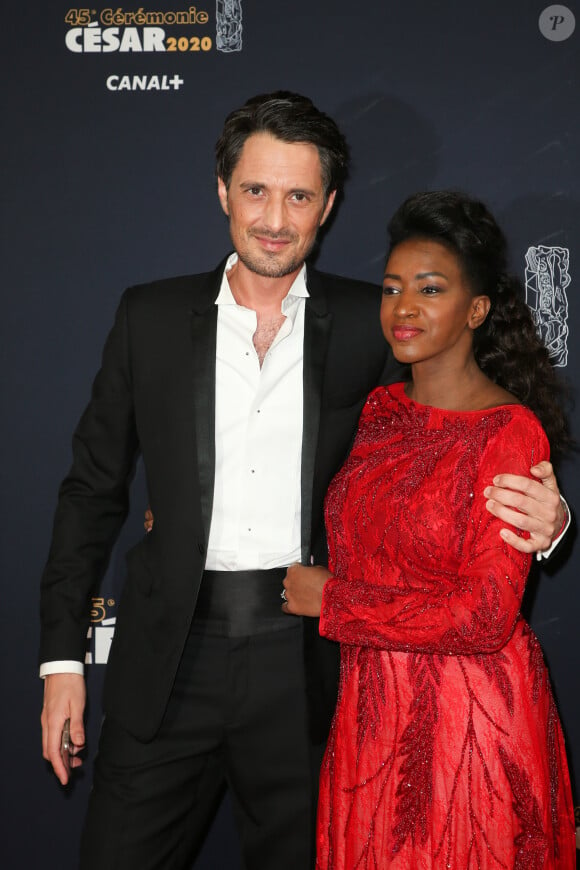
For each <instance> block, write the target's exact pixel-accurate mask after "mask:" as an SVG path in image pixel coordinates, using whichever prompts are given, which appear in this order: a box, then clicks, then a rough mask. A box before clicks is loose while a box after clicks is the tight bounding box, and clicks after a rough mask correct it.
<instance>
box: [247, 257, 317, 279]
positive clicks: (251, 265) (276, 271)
mask: <svg viewBox="0 0 580 870" xmlns="http://www.w3.org/2000/svg"><path fill="white" fill-rule="evenodd" d="M238 257H239V259H240V261H241V262H242V263H243V264H244V266H245V267H246V269H248V271H250V272H253V273H254V275H259V276H260V277H261V278H285V277H286V275H291V274H292V272H297V271H298V270H299V269H301V268H302V264H303V262H304V261H303V260H288V261H286V262H283V261H282V262H281V261H280V260H276V259H271V260H270V259H267V258H263V257H260V258H257V257H246V256H244V255H242V254H240V253H239V252H238Z"/></svg>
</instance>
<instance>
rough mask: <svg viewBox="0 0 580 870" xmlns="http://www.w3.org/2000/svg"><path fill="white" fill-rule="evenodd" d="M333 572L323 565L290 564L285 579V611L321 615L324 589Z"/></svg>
mask: <svg viewBox="0 0 580 870" xmlns="http://www.w3.org/2000/svg"><path fill="white" fill-rule="evenodd" d="M329 577H332V574H331V573H330V571H329V570H328V568H323V567H322V565H311V566H306V565H300V564H298V563H296V564H295V565H290V567H289V568H288V571H287V573H286V578H285V580H284V584H283V585H284V591H285V594H286V600H285V602H284V604H283V605H282V610H283V611H284V613H291V614H293V615H294V616H320V608H321V606H322V589H323V587H324V584H325V583H326V581H327V580H328V578H329Z"/></svg>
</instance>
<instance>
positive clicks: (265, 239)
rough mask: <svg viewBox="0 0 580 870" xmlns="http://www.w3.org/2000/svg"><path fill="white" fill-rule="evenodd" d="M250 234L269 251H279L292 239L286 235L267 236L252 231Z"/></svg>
mask: <svg viewBox="0 0 580 870" xmlns="http://www.w3.org/2000/svg"><path fill="white" fill-rule="evenodd" d="M252 235H253V237H254V239H256V241H257V242H259V243H260V245H262V247H264V248H267V249H268V250H269V251H279V250H281V249H282V248H285V247H286V245H289V244H290V243H291V242H292V241H293V239H291V238H288V236H267V235H261V234H260V233H252Z"/></svg>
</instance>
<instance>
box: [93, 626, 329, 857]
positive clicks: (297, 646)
mask: <svg viewBox="0 0 580 870" xmlns="http://www.w3.org/2000/svg"><path fill="white" fill-rule="evenodd" d="M290 618H291V617H290ZM292 619H293V622H295V625H292V627H291V628H288V629H285V630H281V631H272V632H269V633H265V634H259V635H256V636H251V637H237V638H231V637H223V636H212V635H208V634H206V633H204V630H203V626H201V627H200V626H198V627H197V629H196V630H194V631H192V633H191V634H190V636H189V639H188V642H187V645H186V648H185V651H184V655H183V658H182V661H181V664H180V667H179V671H178V674H177V679H176V683H175V687H174V690H173V693H172V696H171V700H170V703H169V705H168V709H167V712H166V715H165V717H164V720H163V724H162V727H161V729H160V731H159V733H158V735H157V736H156V737H155V738H154V739H153V740H152V741H150V742H148V743H143V742H141V741H139V740H136V738H135V737H133V736H132V735H131V734H129V733H128V732H126V731H125V730H124V729H123V728H121V727H120V726H119V724H118V723H116V722H114V721H112V720H111V719H110V718H105V721H104V723H103V728H102V732H101V738H100V742H99V752H98V755H97V759H96V762H95V773H94V785H93V791H92V793H91V797H90V802H89V809H88V814H87V820H86V823H85V829H84V832H83V837H82V844H81V865H80V866H81V870H186V868H189V867H190V866H191V862H192V860H193V858H194V856H195V854H196V852H197V850H198V849H199V847H200V845H201V843H202V841H203V837H204V835H205V832H206V831H207V828H208V825H209V823H210V821H211V819H212V818H213V816H214V814H215V811H216V807H217V804H218V802H219V798H220V796H221V794H222V792H223V785H224V782H225V783H227V785H228V786H229V788H230V789H231V794H232V800H233V805H234V812H235V816H236V823H237V827H238V831H239V835H240V840H241V848H242V855H243V860H244V866H245V868H246V870H307V868H310V867H313V866H314V824H315V812H316V797H317V785H318V769H319V764H320V759H321V754H322V747H319V748H318V750H317V751H313V750H312V747H311V746H310V744H309V741H308V737H307V727H306V718H307V717H306V695H305V686H304V658H303V646H302V625H301V620H299V619H296V618H292Z"/></svg>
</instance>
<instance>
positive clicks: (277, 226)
mask: <svg viewBox="0 0 580 870" xmlns="http://www.w3.org/2000/svg"><path fill="white" fill-rule="evenodd" d="M264 219H265V223H266V226H267V227H268V229H270V230H272V232H275V233H276V232H279V231H280V230H281V229H282V228H283V227H284V226H285V225H286V203H285V202H284V200H283V199H282V198H279V197H275V196H272V197H270V198H269V199H268V201H267V204H266V211H265V214H264Z"/></svg>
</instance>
